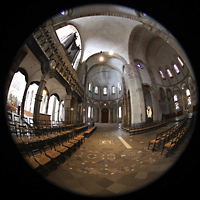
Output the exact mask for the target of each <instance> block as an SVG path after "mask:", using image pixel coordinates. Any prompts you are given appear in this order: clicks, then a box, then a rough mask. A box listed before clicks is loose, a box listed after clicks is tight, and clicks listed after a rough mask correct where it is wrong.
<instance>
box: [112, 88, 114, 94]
mask: <svg viewBox="0 0 200 200" xmlns="http://www.w3.org/2000/svg"><path fill="white" fill-rule="evenodd" d="M112 94H115V86H112Z"/></svg>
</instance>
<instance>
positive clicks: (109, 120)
mask: <svg viewBox="0 0 200 200" xmlns="http://www.w3.org/2000/svg"><path fill="white" fill-rule="evenodd" d="M108 123H111V108H109V109H108Z"/></svg>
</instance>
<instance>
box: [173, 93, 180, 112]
mask: <svg viewBox="0 0 200 200" xmlns="http://www.w3.org/2000/svg"><path fill="white" fill-rule="evenodd" d="M174 103H175V108H176V110H178V109H179V103H178V96H177V95H176V94H175V95H174Z"/></svg>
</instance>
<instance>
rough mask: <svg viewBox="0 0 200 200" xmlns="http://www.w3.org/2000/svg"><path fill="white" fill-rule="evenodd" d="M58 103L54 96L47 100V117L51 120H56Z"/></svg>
mask: <svg viewBox="0 0 200 200" xmlns="http://www.w3.org/2000/svg"><path fill="white" fill-rule="evenodd" d="M58 109H59V101H58V99H57V97H56V96H55V95H52V96H51V97H50V99H49V106H48V115H51V120H55V121H57V120H58Z"/></svg>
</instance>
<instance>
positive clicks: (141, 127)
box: [122, 121, 167, 135]
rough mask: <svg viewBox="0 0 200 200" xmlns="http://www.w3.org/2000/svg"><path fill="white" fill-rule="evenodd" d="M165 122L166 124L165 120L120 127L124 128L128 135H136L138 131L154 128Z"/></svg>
mask: <svg viewBox="0 0 200 200" xmlns="http://www.w3.org/2000/svg"><path fill="white" fill-rule="evenodd" d="M166 124H167V121H166V122H159V123H151V124H141V125H138V126H134V127H122V129H124V130H125V131H126V132H128V133H129V135H136V134H139V133H143V132H147V131H152V130H155V129H157V128H160V127H161V126H164V125H166Z"/></svg>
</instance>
